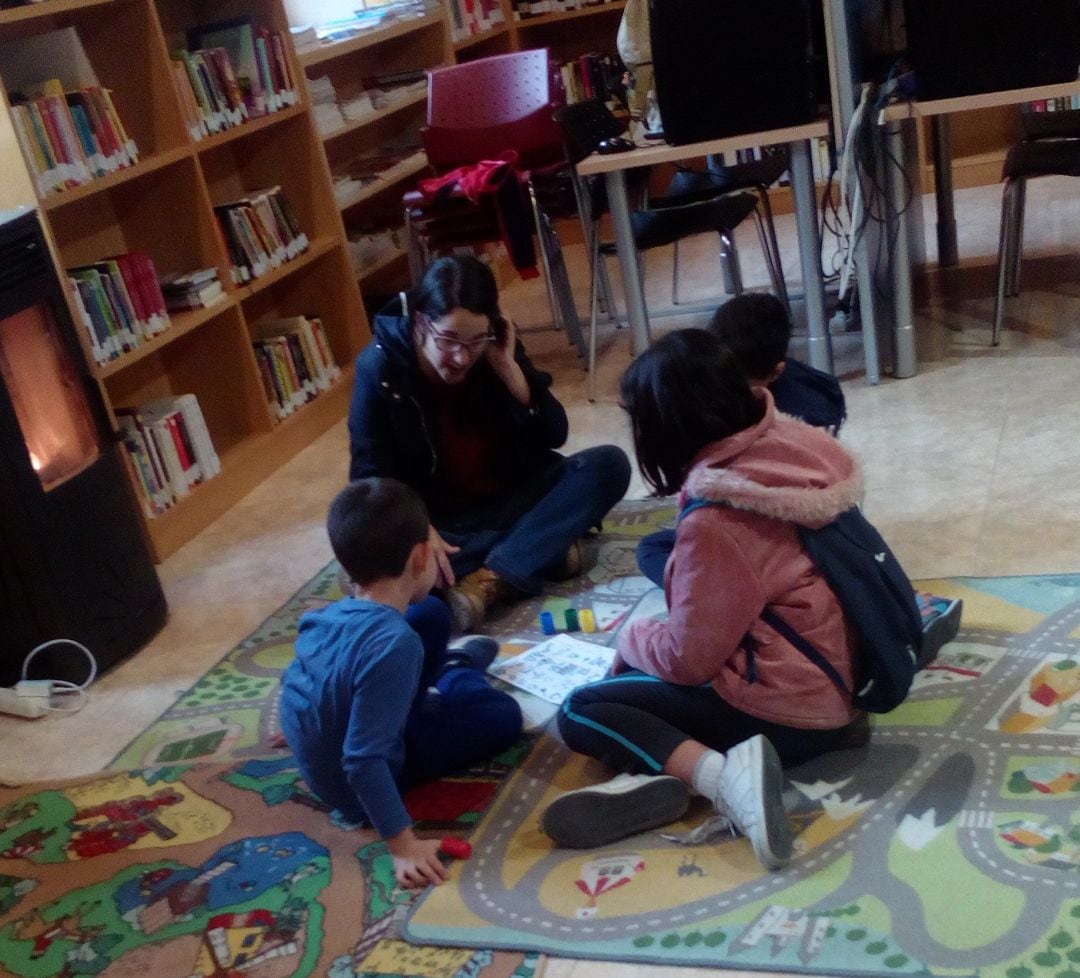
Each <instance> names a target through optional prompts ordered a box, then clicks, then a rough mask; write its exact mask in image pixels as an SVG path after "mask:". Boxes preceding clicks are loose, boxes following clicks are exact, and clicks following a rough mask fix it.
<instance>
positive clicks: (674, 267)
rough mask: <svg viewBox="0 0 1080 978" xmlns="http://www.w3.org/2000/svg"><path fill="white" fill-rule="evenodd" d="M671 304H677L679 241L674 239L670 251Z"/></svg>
mask: <svg viewBox="0 0 1080 978" xmlns="http://www.w3.org/2000/svg"><path fill="white" fill-rule="evenodd" d="M671 304H672V305H673V306H677V305H678V304H679V242H678V241H676V242H675V245H674V249H673V250H672V253H671Z"/></svg>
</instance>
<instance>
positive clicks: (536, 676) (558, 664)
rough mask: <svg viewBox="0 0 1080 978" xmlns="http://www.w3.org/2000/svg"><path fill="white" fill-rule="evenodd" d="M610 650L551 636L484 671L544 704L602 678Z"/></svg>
mask: <svg viewBox="0 0 1080 978" xmlns="http://www.w3.org/2000/svg"><path fill="white" fill-rule="evenodd" d="M614 658H615V652H614V650H613V649H610V648H607V647H606V646H603V645H597V644H596V643H595V642H586V641H584V640H582V639H579V638H573V637H571V636H570V635H566V634H559V635H553V636H552V637H551V638H549V639H545V640H544V641H543V642H539V643H537V644H536V645H534V646H533V647H532V648H531V649H528V650H527V651H525V652H522V653H521V654H520V655H516V656H513V657H511V658H509V659H500V660H498V661H497V662H495V663H493V664H492V665H491V666H490V667H489V668H488V673H489V674H490V675H492V676H495V677H497V678H498V679H501V680H502V681H503V682H505V683H509V684H510V685H511V686H514V687H516V688H518V689H522V690H524V691H525V692H527V693H532V694H533V695H534V696H538V697H539V698H540V699H542V700H546V701H547V702H548V703H554V704H559V703H562V701H563V700H564V699H566V696H567V694H568V693H570V691H571V690H572V689H574V688H575V687H577V686H581V685H582V684H583V683H589V682H594V681H596V680H598V679H603V678H604V676H605V675H606V674H607V671H608V670H609V669H610V668H611V664H612V662H613V661H614Z"/></svg>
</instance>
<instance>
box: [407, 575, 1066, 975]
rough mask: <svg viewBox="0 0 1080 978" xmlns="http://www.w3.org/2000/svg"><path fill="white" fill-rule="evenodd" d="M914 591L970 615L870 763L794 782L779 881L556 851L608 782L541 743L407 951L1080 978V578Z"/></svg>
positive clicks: (656, 857)
mask: <svg viewBox="0 0 1080 978" xmlns="http://www.w3.org/2000/svg"><path fill="white" fill-rule="evenodd" d="M920 587H922V588H924V589H926V590H931V591H934V592H936V593H939V594H943V595H947V596H954V597H962V598H963V599H964V607H965V615H964V627H963V629H962V632H961V635H960V638H959V639H958V640H957V641H955V642H953V643H951V644H950V645H948V646H946V647H945V649H944V650H943V652H942V655H941V657H940V658H939V659H938V661H937V662H936V663H935V664H934V665H933V667H932V668H930V669H928V670H926V671H924V672H922V673H921V674H920V675H919V676H918V677H917V681H916V690H915V692H914V694H913V695H912V697H911V698H910V700H909V701H908V702H907V703H905V704H904V705H903V706H901V707H900V708H899V709H897V710H895V711H894V712H893V713H891V714H888V715H887V716H881V717H877V718H875V720H876V725H875V728H874V731H873V735H872V737H871V741H870V744H869V745H868V746H867V747H865V748H860V749H858V750H848V751H843V752H838V753H834V754H831V755H827V756H825V757H823V758H820V759H818V760H817V761H815V762H812V763H810V764H807V765H804V766H803V767H801V768H798V769H793V770H791V771H790V772H788V778H787V784H786V792H785V797H786V801H787V804H788V808H789V811H790V812H791V815H792V818H793V820H794V822H795V825H796V828H797V831H798V848H799V856H798V858H796V860H795V861H794V862H793V863H792V864H791V866H790V867H789V868H787V869H786V870H784V871H781V872H777V873H765V872H763V871H762V870H760V869H759V867H758V866H757V863H756V862H755V860H754V857H753V854H752V852H751V849H750V846H749V844H748V843H747V842H746V840H745V839H741V838H740V839H735V838H726V837H725V838H721V839H719V840H716V841H714V842H711V843H710V844H706V845H696V846H687V847H682V846H679V845H676V844H674V843H671V842H667V841H665V840H664V839H662V838H661V837H660V835H659V834H658V832H650V833H646V834H642V835H639V836H636V837H634V838H631V839H626V840H623V841H621V842H617V843H613V844H611V845H608V846H605V847H603V848H601V849H597V850H592V851H585V852H582V851H573V850H555V849H553V848H552V846H551V844H550V842H549V841H548V840H547V838H546V837H545V836H544V835H543V834H542V833H541V831H540V829H539V814H540V812H541V811H542V810H543V809H544V807H545V806H546V805H547V803H548V802H550V801H551V800H552V799H553V798H554V797H556V796H557V795H558V794H559V793H561V792H563V791H565V790H568V789H570V788H574V787H579V786H581V785H585V784H589V783H594V782H596V781H599V780H602V779H604V778H606V777H607V776H609V772H605V771H603V770H602V769H601V767H600V766H599V765H597V764H596V763H595V762H593V761H585V760H583V759H582V758H580V757H574V756H570V755H569V754H568V753H567V751H566V750H565V748H563V747H562V746H561V745H559V744H558V743H556V742H555V741H554V740H552V739H550V738H543V739H541V740H540V741H539V743H538V744H537V746H536V748H535V749H534V750H533V752H532V753H531V755H530V756H529V757H528V759H527V760H526V761H525V762H524V764H523V766H522V767H521V769H520V770H518V771H517V772H516V773H515V774H514V775H513V776H512V777H511V779H510V780H509V781H508V783H507V784H506V785H505V787H504V789H503V790H502V792H501V793H500V795H499V798H498V799H497V800H496V802H495V804H494V805H493V807H492V809H491V810H490V811H489V812H488V814H487V815H486V816H485V818H484V820H483V822H482V823H481V825H480V827H479V828H478V829H477V830H476V832H475V833H474V835H473V844H474V846H475V848H476V854H475V855H474V857H473V858H472V859H470V860H469V861H467V862H464V863H461V864H459V865H458V866H457V867H456V869H455V873H454V877H453V880H452V885H446V886H442V887H439V888H438V889H434V890H430V891H428V892H427V893H426V894H425V895H424V897H423V899H422V900H421V901H419V903H418V904H417V905H415V906H414V908H413V910H412V912H411V914H410V917H409V919H408V921H407V923H406V927H405V935H406V937H407V938H408V939H409V940H414V941H417V942H422V943H426V944H431V943H448V944H454V945H457V946H465V945H475V946H483V947H485V948H515V949H519V950H521V949H529V950H534V951H542V952H546V953H548V954H552V955H563V956H568V957H574V958H595V959H604V960H619V961H637V962H653V963H659V964H664V965H698V966H712V967H724V968H733V969H737V970H766V971H783V972H794V973H799V972H803V973H809V974H827V975H835V976H846V975H873V976H883V975H903V974H920V975H927V974H930V975H942V976H944V975H950V976H953V975H979V976H981V978H1076V976H1080V806H1078V801H1080V751H1078V748H1077V745H1078V739H1077V738H1078V734H1080V575H1071V576H1064V577H1025V578H1002V579H982V580H976V579H956V580H948V581H925V582H921V583H920ZM706 815H707V812H706V811H705V809H704V808H703V807H702V806H701V805H698V806H697V807H693V808H692V809H691V811H690V812H689V813H688V816H687V818H686V820H685V821H684V822H683V823H682V824H681V825H680V826H679V828H681V829H688V828H691V827H692V826H694V825H696V824H698V823H700V821H702V820H703V819H704V817H705V816H706Z"/></svg>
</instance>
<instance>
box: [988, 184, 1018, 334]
mask: <svg viewBox="0 0 1080 978" xmlns="http://www.w3.org/2000/svg"><path fill="white" fill-rule="evenodd" d="M1015 187H1016V183H1015V181H1012V180H1006V181H1005V189H1004V191H1002V194H1001V228H1000V230H999V232H998V267H997V295H996V296H995V298H994V320H993V324H992V326H991V331H990V345H991V346H997V345H998V342H999V340H1000V336H1001V320H1002V318H1003V316H1004V312H1005V308H1004V307H1005V280H1006V278H1007V275H1008V267H1009V241H1010V238H1011V235H1010V233H1009V232H1010V225H1011V222H1012V219H1013V211H1014V210H1015V199H1016V190H1015Z"/></svg>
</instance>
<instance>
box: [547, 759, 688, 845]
mask: <svg viewBox="0 0 1080 978" xmlns="http://www.w3.org/2000/svg"><path fill="white" fill-rule="evenodd" d="M689 803H690V797H689V793H688V792H687V790H686V785H684V784H683V783H682V782H681V781H680V780H679V779H678V778H675V777H672V776H671V775H668V774H661V775H655V776H654V775H651V774H618V775H616V776H615V777H614V778H612V779H611V780H610V781H607V782H605V783H604V784H596V785H592V786H590V787H588V788H578V789H577V790H576V791H568V792H567V793H566V794H565V795H562V796H561V797H559V798H556V799H555V800H554V801H553V802H552V803H551V804H550V805H548V807H547V809H546V810H545V812H544V814H543V815H542V816H541V818H540V827H541V828H542V829H543V830H544V832H545V833H546V834H547V835H548V836H550V837H551V839H552V841H554V843H555V844H556V845H557V846H563V847H564V848H567V849H593V848H595V847H596V846H603V845H606V844H607V843H609V842H615V841H616V840H618V839H623V838H625V837H626V836H628V835H636V834H637V833H638V832H645V831H647V830H649V829H654V828H656V827H657V826H660V825H667V824H669V823H671V822H674V821H675V820H676V819H678V818H681V817H682V815H683V814H684V813H685V812H686V807H687V805H688V804H689Z"/></svg>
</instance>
